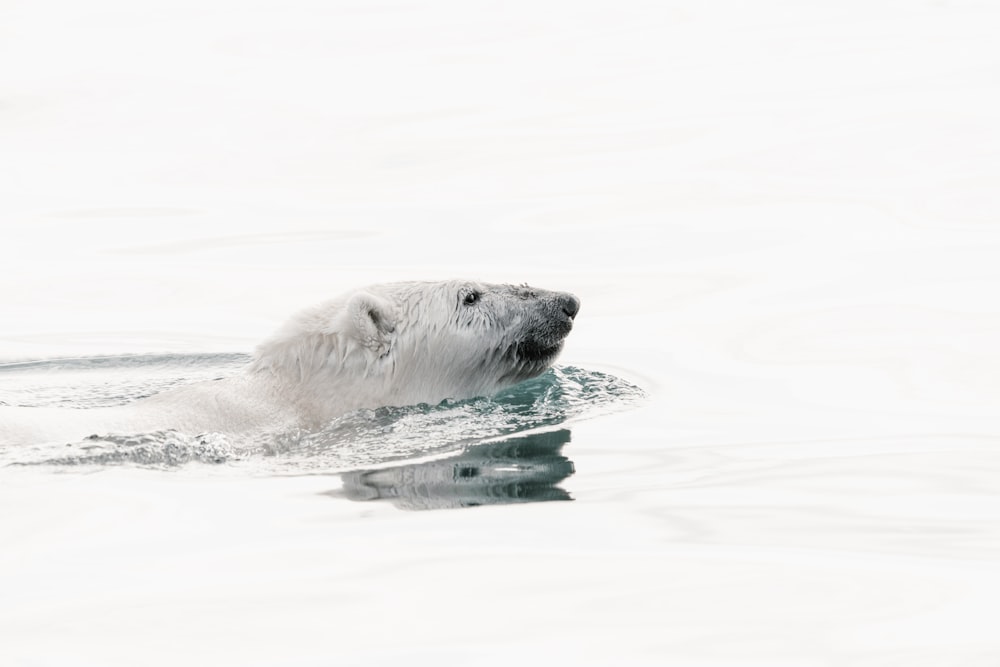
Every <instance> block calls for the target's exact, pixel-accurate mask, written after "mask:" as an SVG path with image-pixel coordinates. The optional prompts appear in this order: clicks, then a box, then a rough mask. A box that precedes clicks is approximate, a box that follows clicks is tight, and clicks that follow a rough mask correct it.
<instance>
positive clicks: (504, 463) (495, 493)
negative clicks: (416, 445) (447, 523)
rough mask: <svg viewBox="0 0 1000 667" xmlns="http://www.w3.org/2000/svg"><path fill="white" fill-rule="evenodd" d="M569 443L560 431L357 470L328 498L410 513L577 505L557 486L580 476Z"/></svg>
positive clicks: (566, 433)
mask: <svg viewBox="0 0 1000 667" xmlns="http://www.w3.org/2000/svg"><path fill="white" fill-rule="evenodd" d="M569 440H570V432H569V430H568V429H559V430H556V431H547V432H542V433H533V434H529V435H524V436H519V437H516V438H508V439H505V440H501V441H499V442H491V443H486V444H481V445H472V446H469V447H467V448H466V449H465V450H464V451H463V452H462V453H461V454H459V455H458V456H455V457H451V458H448V459H442V460H438V461H426V462H423V463H414V464H410V465H400V466H395V467H392V468H380V469H376V470H356V471H352V472H348V473H344V474H343V475H341V479H342V481H343V487H342V488H341V489H337V490H335V491H329V492H327V493H328V495H331V496H334V497H340V498H348V499H350V500H356V501H369V500H389V501H390V502H392V504H393V505H395V506H396V507H399V508H401V509H411V510H428V509H446V508H456V507H476V506H478V505H503V504H508V503H531V502H542V501H548V500H572V498H570V495H569V493H567V492H566V491H565V490H563V489H561V488H559V487H557V486H556V484H558V483H559V482H561V481H563V480H564V479H566V478H567V477H569V476H570V475H572V474H573V473H574V472H575V471H574V468H573V462H572V461H570V460H569V459H567V458H566V457H565V456H563V455H562V454H561V451H562V448H563V446H564V445H565V444H566V443H568V442H569Z"/></svg>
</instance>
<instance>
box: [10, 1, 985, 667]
mask: <svg viewBox="0 0 1000 667" xmlns="http://www.w3.org/2000/svg"><path fill="white" fill-rule="evenodd" d="M998 22H1000V9H997V8H995V7H993V6H992V5H990V4H988V3H978V2H971V1H970V2H964V1H955V2H946V3H931V2H926V3H897V2H889V1H888V0H876V1H874V2H871V1H867V2H860V1H857V2H854V1H848V2H840V3H836V4H833V3H825V4H824V3H812V2H806V3H783V2H777V1H776V0H767V1H765V2H761V3H737V2H718V3H707V4H706V3H696V2H690V1H687V0H683V1H681V2H674V3H645V2H632V1H626V2H615V3H610V2H608V3H605V2H598V3H583V4H580V3H578V4H575V5H567V4H563V3H559V2H549V1H545V0H543V1H542V2H538V1H534V2H530V3H528V2H519V1H514V2H506V3H500V4H490V3H482V2H461V3H459V2H453V1H450V0H448V1H442V2H433V3H420V2H408V1H404V2H398V3H393V4H390V5H384V4H383V5H377V6H376V5H372V4H371V3H361V2H324V3H318V2H311V1H309V0H301V1H300V0H293V1H291V2H282V3H277V2H270V1H264V2H257V3H249V4H248V3H229V2H223V1H221V0H212V1H211V2H207V3H206V2H198V3H194V2H186V1H181V2H174V3H170V4H169V5H164V6H160V7H151V6H147V5H142V6H140V5H136V4H134V3H123V2H122V3H119V2H115V1H114V0H96V2H88V3H68V2H59V1H55V0H54V1H53V2H44V1H43V2H31V3H27V2H13V3H10V2H8V3H5V4H4V6H3V8H0V25H2V26H3V27H2V38H0V56H2V58H3V62H7V63H14V64H15V66H11V67H4V68H0V91H2V93H0V225H2V230H3V232H4V234H3V243H2V246H0V258H2V260H3V261H2V264H0V277H2V278H3V280H2V285H3V286H2V287H0V362H4V363H9V362H15V361H23V360H52V359H55V358H61V359H65V358H77V359H93V358H95V357H98V356H103V355H112V356H120V355H126V354H142V355H173V356H170V357H160V359H161V360H162V359H173V360H176V359H180V358H186V359H190V358H202V359H203V358H204V357H201V356H199V355H208V354H215V355H223V356H220V357H217V358H218V359H220V360H224V359H230V360H231V361H233V360H235V359H237V358H232V357H226V356H224V355H230V354H235V353H240V354H242V353H246V352H249V351H250V350H251V349H252V347H253V345H254V344H255V343H256V342H257V341H259V340H260V339H261V338H263V337H264V336H266V335H267V334H268V333H269V332H270V331H271V330H273V329H274V328H276V327H277V326H278V325H279V324H280V323H281V322H282V320H283V319H284V318H285V317H286V316H287V315H288V314H289V313H291V312H292V311H294V310H295V309H297V308H299V307H300V306H304V305H308V304H310V303H313V302H316V301H319V300H321V299H323V298H326V297H329V296H331V295H332V294H336V293H339V292H342V291H344V290H346V289H349V288H351V287H354V286H357V285H362V284H365V283H368V282H381V281H387V280H408V279H439V278H449V277H474V278H479V279H482V280H487V281H496V282H523V281H527V282H530V283H533V284H537V285H539V286H542V287H546V288H551V289H559V290H567V291H573V292H574V293H576V294H577V295H579V296H580V298H581V301H582V304H583V305H582V310H581V312H580V315H579V317H578V318H577V323H576V326H575V330H574V332H573V333H572V334H571V336H570V338H569V340H568V344H567V348H566V351H565V353H564V355H563V357H562V358H561V360H560V364H561V365H562V367H563V368H571V369H579V370H580V371H581V372H584V373H587V374H595V375H592V376H589V377H591V378H598V377H613V378H620V379H621V381H623V382H624V383H628V384H627V385H623V386H633V385H634V386H637V387H639V388H640V389H641V390H642V392H643V394H644V398H642V399H641V400H639V401H638V402H635V403H632V402H629V403H628V404H627V405H626V404H618V403H616V404H615V405H614V406H612V405H605V404H603V403H601V401H599V400H598V401H595V402H594V403H595V405H594V406H593V407H594V409H593V410H592V411H591V410H589V409H584V410H582V411H581V412H573V414H572V415H569V416H567V417H566V418H565V419H562V418H560V420H557V422H551V423H546V424H545V425H544V427H543V428H541V429H540V430H527V431H519V432H517V433H507V434H506V435H509V436H511V438H516V439H514V440H510V439H508V440H506V441H504V440H503V439H502V438H501V441H500V442H492V443H487V444H484V445H483V446H481V447H479V446H473V445H472V444H470V443H461V445H460V446H461V447H463V448H464V449H463V450H462V453H461V455H455V454H456V451H458V450H457V447H458V443H457V442H455V441H454V440H448V441H447V442H445V443H442V444H443V445H444V449H445V450H447V451H444V450H440V449H433V451H425V450H420V451H419V452H417V451H416V450H415V449H409V450H407V449H406V446H405V445H404V443H405V442H406V439H405V438H401V439H397V440H391V439H390V441H391V442H394V443H396V445H399V447H398V448H397V450H394V451H392V452H390V456H389V459H391V460H387V459H382V458H379V457H378V456H377V455H376V456H372V451H371V449H370V448H369V447H368V446H373V447H374V446H376V445H377V444H378V439H377V438H374V437H370V438H369V439H367V440H366V439H365V438H366V437H368V436H372V435H373V434H374V431H373V430H371V429H374V428H376V427H377V425H378V419H379V416H377V415H376V416H372V418H371V420H369V421H368V422H364V421H362V422H361V423H360V424H354V425H347V426H345V428H347V429H348V430H349V429H350V428H354V429H355V432H356V433H357V434H359V435H360V436H361V437H360V438H359V440H358V442H361V443H366V446H365V447H361V448H360V449H358V450H348V453H346V454H345V453H344V452H343V451H342V450H338V449H337V448H331V447H328V446H327V445H328V444H329V443H309V442H307V443H305V446H306V449H305V451H304V452H303V453H302V455H301V456H299V455H289V456H288V458H287V459H283V458H282V457H281V456H274V455H270V456H269V455H268V454H267V453H264V452H261V453H256V452H250V453H247V452H244V451H240V452H237V453H238V454H239V456H236V457H233V458H228V453H231V452H232V450H231V449H221V450H218V451H222V452H224V453H227V455H226V456H223V457H222V462H220V463H207V462H202V461H188V462H180V461H162V460H161V461H152V462H150V461H138V460H135V459H129V458H128V457H127V456H124V457H123V456H117V457H116V456H111V457H110V459H114V460H110V459H103V460H98V461H89V462H87V463H86V464H84V465H68V464H66V463H61V464H58V465H28V466H22V465H15V466H6V467H3V468H0V545H2V546H0V591H2V594H0V664H3V665H15V666H19V667H20V666H22V665H24V666H28V665H30V666H35V665H45V666H49V665H52V666H62V665H73V666H75V665H85V666H91V665H93V666H101V667H107V666H123V667H124V666H132V665H135V664H143V665H170V666H171V667H173V666H174V665H177V664H179V663H182V662H187V663H194V664H201V663H211V664H214V665H240V666H244V665H330V664H337V665H361V664H364V665H388V664H393V665H397V664H399V663H400V662H402V661H408V662H414V661H415V662H416V663H417V664H424V663H428V664H429V663H431V662H436V663H440V662H444V661H453V662H457V661H459V660H462V661H474V662H476V663H477V664H482V665H509V664H510V663H511V662H512V661H519V662H525V663H529V664H536V663H544V662H546V661H548V662H551V663H554V664H578V665H626V664H627V665H685V666H688V665H692V666H694V665H696V666H698V667H702V666H705V667H708V666H711V667H719V666H722V665H726V666H739V667H744V666H747V665H766V666H767V667H775V666H785V665H787V666H789V667H802V666H803V665H808V666H812V665H817V666H824V667H825V666H833V665H836V666H840V665H850V666H852V667H853V666H855V665H857V666H865V667H867V666H876V665H877V666H883V665H885V666H889V665H893V666H895V665H906V666H907V667H911V666H922V665H926V666H932V667H939V666H941V665H949V666H950V665H961V666H962V667H969V666H980V665H982V666H990V667H992V666H993V665H996V664H1000V640H998V639H997V637H996V631H995V625H996V621H995V619H996V618H997V617H998V615H1000V603H998V600H1000V491H998V489H1000V407H998V406H1000V383H998V380H997V378H1000V354H998V352H997V345H996V342H997V332H998V331H1000V301H998V298H997V295H998V294H1000V262H998V261H997V258H998V257H1000V203H998V200H997V197H996V184H997V183H998V182H1000V124H998V120H997V119H998V118H1000V91H998V88H997V85H996V71H997V68H998V67H1000V47H998V45H997V40H996V38H995V35H996V27H997V25H998ZM147 358H148V357H147ZM213 363H214V362H213ZM219 363H221V364H222V365H225V363H229V362H223V361H219ZM31 368H32V369H33V370H31V371H30V372H29V371H28V370H25V371H24V374H23V375H19V376H17V377H15V374H12V373H0V376H2V378H3V379H2V380H0V382H2V391H3V392H5V394H4V396H7V397H9V396H10V393H11V392H13V393H14V394H16V395H17V396H18V398H17V399H16V401H14V402H31V401H38V402H49V403H51V402H59V401H69V402H79V401H83V402H85V401H95V402H101V401H106V400H117V398H116V397H118V398H120V397H121V395H122V393H123V392H126V393H127V391H129V388H130V387H131V388H136V389H139V390H141V389H142V388H143V387H146V388H148V387H151V386H162V385H161V383H163V385H165V384H169V383H171V382H174V381H177V380H179V379H180V378H181V377H184V378H188V379H196V378H197V377H201V376H200V375H199V373H201V372H202V371H207V370H211V371H212V372H216V371H217V370H219V368H218V367H213V366H211V364H209V365H208V366H207V367H206V366H197V365H194V366H191V367H189V369H188V370H186V371H184V372H183V373H180V374H178V371H177V367H176V365H174V364H173V363H172V362H171V363H167V362H166V361H163V362H162V363H159V365H157V364H152V365H151V366H148V367H146V368H142V366H141V365H140V366H139V367H136V368H134V369H129V370H126V369H123V368H120V367H118V368H116V369H115V370H113V371H108V372H107V373H104V372H103V371H100V370H99V369H93V368H92V369H90V370H87V371H83V370H80V369H76V370H73V369H69V368H66V367H65V366H60V365H59V364H54V363H53V362H52V361H44V362H43V363H42V364H40V365H35V366H33V367H31ZM596 374H604V375H596ZM553 381H555V383H556V384H555V385H551V384H550V385H549V386H550V387H551V386H562V385H560V384H559V383H560V381H559V380H553V378H551V377H550V378H549V380H548V382H550V383H551V382H553ZM543 384H544V381H543ZM585 384H586V383H585ZM538 389H542V390H543V391H540V392H539V391H536V393H534V394H530V395H531V396H532V397H533V398H532V401H533V400H534V398H537V397H539V396H541V395H543V394H544V387H536V390H538ZM0 400H5V401H8V402H11V401H10V400H8V398H0ZM531 405H532V406H534V403H533V402H532V403H531ZM463 407H464V408H468V410H467V411H466V412H465V413H462V414H461V415H460V416H458V417H456V419H457V420H458V421H457V422H455V421H453V420H450V419H445V420H443V421H441V420H439V421H435V420H436V418H437V417H441V416H444V413H441V412H435V411H433V410H431V411H424V412H420V411H416V412H414V413H412V414H410V413H406V414H391V415H389V416H388V417H389V420H390V422H391V423H393V424H397V423H400V422H395V421H393V420H394V419H397V418H402V419H404V422H405V419H406V418H412V419H417V421H419V420H420V419H424V420H425V421H423V422H420V423H419V424H418V425H417V426H416V427H415V430H416V431H417V432H419V433H423V431H420V429H428V432H430V433H432V434H437V435H442V434H444V435H449V434H451V435H454V434H455V432H454V431H448V428H449V427H454V426H455V424H456V423H457V424H458V425H459V426H462V428H465V427H468V428H470V429H472V428H484V429H486V430H490V429H493V431H491V435H496V433H495V431H496V429H495V428H494V427H497V424H496V423H491V422H489V420H488V418H487V414H486V413H485V412H484V411H483V408H484V405H483V404H473V405H471V406H470V405H465V406H457V407H456V409H458V410H461V409H463ZM540 407H541V406H540ZM604 408H608V410H604ZM532 409H533V408H532ZM543 412H544V410H543ZM533 414H534V413H532V411H531V409H529V410H528V411H527V412H524V413H518V415H519V417H523V418H524V420H525V421H524V423H523V425H527V424H528V422H530V421H531V419H533V417H532V415H533ZM505 415H506V413H504V411H503V409H501V410H500V416H501V417H504V416H505ZM506 416H509V415H506ZM543 416H544V415H543ZM418 418H419V419H418ZM463 420H464V421H463ZM518 424H521V422H518ZM435 429H436V430H435ZM515 430H516V429H515ZM342 433H347V431H346V430H345V431H343V432H342ZM501 435H502V434H501ZM394 437H395V436H394ZM477 437H478V435H477ZM446 440H447V438H446ZM160 444H163V443H160ZM175 444H176V443H175ZM185 444H187V445H190V444H191V443H180V445H178V446H179V447H180V449H173V450H170V451H181V452H184V451H189V450H185V449H184V445H185ZM217 444H218V443H208V445H207V446H209V447H214V446H215V445H217ZM292 444H293V445H297V444H301V443H292ZM231 445H232V443H229V444H228V445H225V444H223V445H220V447H226V446H229V447H231ZM312 445H315V447H314V448H313V450H310V449H309V447H310V446H312ZM452 445H455V446H456V447H455V448H451V449H449V447H451V446H452ZM134 446H135V445H129V444H127V443H125V444H123V443H117V444H116V443H103V444H100V445H99V447H101V451H100V453H103V454H109V453H111V454H114V453H116V452H117V453H121V452H123V451H126V450H128V451H133V450H129V447H133V448H134ZM65 449H66V452H65V453H64V454H65V455H64V456H63V458H73V459H74V461H75V462H76V463H78V464H79V463H80V461H79V458H80V456H81V453H80V452H79V451H77V450H76V449H75V448H74V447H68V448H65ZM417 449H419V447H418V448H417ZM147 451H160V452H163V451H167V450H165V449H163V448H162V447H161V448H160V449H159V450H157V449H155V447H154V449H152V450H147ZM314 451H318V452H319V455H318V458H310V457H309V456H308V454H311V453H313V452H314ZM352 452H353V453H352ZM216 453H218V452H216ZM354 454H358V456H359V458H357V459H354V460H350V456H352V455H354ZM376 454H378V452H376ZM411 454H418V455H419V458H417V459H411V458H408V457H409V456H410V455H411ZM3 456H4V457H5V458H4V461H5V462H10V461H11V460H12V458H11V457H17V459H18V460H21V461H22V462H24V459H27V460H28V462H32V463H35V462H38V461H39V460H40V459H48V458H56V457H55V456H54V453H53V452H49V451H41V452H40V451H29V452H17V453H11V452H5V453H4V454H3ZM324 456H342V457H347V458H346V459H345V458H341V459H336V460H330V459H324V458H323V457H324ZM182 458H183V457H182ZM195 458H197V457H195ZM279 459H280V460H282V461H283V462H284V463H287V464H288V465H274V463H275V461H278V460H279ZM316 461H319V462H320V464H319V465H317V466H315V467H313V468H310V467H309V465H308V464H309V463H310V462H316ZM173 463H181V465H173ZM355 463H356V465H355ZM306 471H308V472H309V473H310V474H305V475H304V474H299V473H301V472H306ZM511 475H513V476H514V477H515V478H516V479H515V480H513V481H511V477H510V476H511ZM477 479H478V480H483V483H482V484H481V485H477V484H475V483H474V482H473V480H477ZM567 496H568V497H569V498H570V499H571V500H569V501H567V500H566V498H567ZM529 500H554V501H560V500H561V502H524V501H529ZM454 505H460V506H468V505H482V506H479V507H471V508H466V509H440V510H438V511H432V510H433V509H434V508H441V507H446V506H454ZM411 510H428V511H411Z"/></svg>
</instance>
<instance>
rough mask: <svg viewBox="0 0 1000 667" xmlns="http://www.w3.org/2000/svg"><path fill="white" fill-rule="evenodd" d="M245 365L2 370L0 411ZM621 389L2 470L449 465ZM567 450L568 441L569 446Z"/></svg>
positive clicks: (152, 389)
mask: <svg viewBox="0 0 1000 667" xmlns="http://www.w3.org/2000/svg"><path fill="white" fill-rule="evenodd" d="M247 360H248V357H246V356H245V355H237V354H228V355H146V356H128V357H100V358H81V359H58V360H47V361H33V362H21V363H12V364H5V365H2V366H0V400H3V401H4V402H6V403H9V404H11V405H32V406H60V407H68V408H93V407H100V406H109V405H121V404H123V403H127V402H129V401H130V400H134V399H135V398H138V397H141V396H146V395H150V394H153V393H156V392H158V391H162V390H164V389H168V388H171V387H174V386H177V385H180V384H183V383H185V382H191V381H197V380H205V379H210V378H214V377H219V376H224V375H229V374H232V373H233V371H234V370H236V369H237V368H239V367H240V366H242V365H243V364H244V363H246V361H247ZM642 395H643V393H642V390H641V389H640V388H639V387H637V386H635V385H633V384H631V383H629V382H627V381H625V380H622V379H621V378H618V377H615V376H613V375H609V374H607V373H601V372H596V371H589V370H586V369H582V368H576V367H572V366H566V367H556V368H553V369H550V370H549V371H548V372H546V373H545V374H543V375H541V376H539V377H537V378H534V379H532V380H529V381H527V382H522V383H520V384H518V385H516V386H514V387H511V388H509V389H507V390H505V391H503V392H501V393H499V394H497V395H495V396H492V397H488V398H475V399H470V400H463V401H445V402H442V403H441V404H439V405H415V406H406V407H386V408H379V409H376V410H359V411H356V412H352V413H349V414H347V415H344V416H342V417H339V418H337V419H334V420H332V421H331V422H329V423H328V424H326V425H325V426H324V427H323V428H322V429H320V430H313V431H310V430H303V429H294V430H290V431H279V432H266V433H260V434H256V435H254V436H253V437H249V438H234V437H227V436H224V435H222V434H219V433H203V434H198V435H195V436H191V435H186V434H182V433H179V432H177V431H173V430H168V431H158V432H151V433H133V434H100V435H99V436H91V437H90V438H87V439H86V440H82V441H80V442H75V443H70V444H67V445H58V446H53V445H46V446H35V447H9V448H7V450H6V451H4V450H0V463H6V464H22V465H39V464H41V465H51V466H107V465H121V464H130V465H139V466H150V467H158V468H173V467H177V466H181V465H185V464H189V463H205V464H220V463H230V464H234V465H240V466H244V467H246V468H247V469H249V470H251V471H253V472H256V473H265V474H266V473H282V474H313V473H330V472H341V471H345V470H354V469H358V468H377V467H380V466H383V467H384V466H387V465H390V464H392V463H394V462H397V463H398V462H399V461H401V460H406V459H413V458H415V457H434V456H440V455H454V454H457V453H459V452H461V451H463V450H468V449H469V448H470V447H474V446H477V445H479V444H482V443H487V442H496V441H503V440H504V439H505V438H509V437H510V436H513V435H515V434H522V433H525V432H528V431H538V430H542V431H544V430H551V429H552V428H554V427H556V426H558V425H563V424H566V423H567V422H569V421H571V420H573V419H578V418H582V417H588V416H594V415H597V414H601V413H604V412H607V411H609V410H615V409H620V408H622V407H626V406H628V405H630V404H633V403H635V402H636V401H638V400H639V399H640V398H641V397H642ZM567 440H568V437H567Z"/></svg>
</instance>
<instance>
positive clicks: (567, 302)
mask: <svg viewBox="0 0 1000 667" xmlns="http://www.w3.org/2000/svg"><path fill="white" fill-rule="evenodd" d="M559 305H560V306H562V310H563V312H564V313H566V314H567V315H569V319H573V318H574V317H576V314H577V313H578V312H580V300H579V299H577V298H576V297H575V296H573V295H572V294H560V295H559Z"/></svg>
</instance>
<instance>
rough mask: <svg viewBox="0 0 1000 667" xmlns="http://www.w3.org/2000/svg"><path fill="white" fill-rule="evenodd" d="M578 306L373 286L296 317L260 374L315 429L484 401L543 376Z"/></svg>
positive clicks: (421, 286)
mask: <svg viewBox="0 0 1000 667" xmlns="http://www.w3.org/2000/svg"><path fill="white" fill-rule="evenodd" d="M579 307H580V302H579V300H578V299H577V298H576V297H575V296H573V295H572V294H567V293H564V292H551V291H547V290H541V289H536V288H533V287H528V286H526V285H520V286H515V285H496V284H487V283H481V282H474V281H464V280H451V281H443V282H407V283H390V284H384V285H373V286H370V287H367V288H364V289H361V290H357V291H355V292H351V293H348V294H345V295H343V296H341V297H338V298H336V299H332V300H330V301H327V302H325V303H322V304H319V305H318V306H315V307H313V308H310V309H308V310H306V311H303V312H302V313H300V314H298V315H297V316H295V317H293V318H292V319H291V320H290V321H289V322H288V323H287V324H286V325H285V326H284V328H282V329H281V330H280V331H279V332H278V333H277V334H276V335H275V336H273V337H272V338H271V339H269V340H268V341H265V342H264V343H263V344H262V345H261V346H260V347H259V348H258V350H257V354H256V358H255V360H254V362H253V365H252V369H253V370H254V371H255V372H257V373H258V374H265V375H266V374H270V375H271V376H272V377H273V378H274V380H275V381H276V382H277V384H278V385H279V388H278V391H280V392H281V393H283V394H290V395H292V396H294V399H293V400H295V402H296V404H297V407H298V408H299V410H300V412H303V413H304V415H305V416H306V417H308V418H310V419H312V420H322V419H327V418H329V417H332V416H336V415H338V414H342V413H344V412H347V411H350V410H354V409H357V408H362V407H367V408H375V407H379V406H387V405H411V404H416V403H431V404H433V403H438V402H440V401H442V400H444V399H446V398H458V399H461V398H471V397H474V396H484V395H489V394H492V393H495V392H496V391H498V390H500V389H502V388H504V387H507V386H510V385H513V384H515V383H517V382H520V381H521V380H525V379H527V378H531V377H534V376H536V375H539V374H541V373H542V372H544V371H545V370H546V369H547V368H548V367H549V366H550V365H551V364H552V362H553V361H554V360H555V358H556V356H557V355H558V354H559V352H560V351H561V349H562V345H563V341H564V340H565V338H566V336H567V334H569V332H570V330H571V329H572V326H573V319H574V318H575V317H576V314H577V311H578V310H579Z"/></svg>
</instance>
